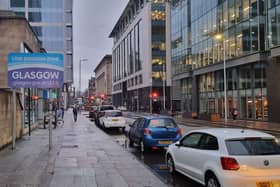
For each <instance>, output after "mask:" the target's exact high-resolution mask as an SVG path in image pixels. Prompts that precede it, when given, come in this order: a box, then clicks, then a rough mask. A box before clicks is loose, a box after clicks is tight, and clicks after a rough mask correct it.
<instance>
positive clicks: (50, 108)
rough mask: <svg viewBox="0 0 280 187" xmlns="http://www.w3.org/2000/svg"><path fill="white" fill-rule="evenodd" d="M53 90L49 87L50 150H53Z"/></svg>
mask: <svg viewBox="0 0 280 187" xmlns="http://www.w3.org/2000/svg"><path fill="white" fill-rule="evenodd" d="M50 94H51V90H50V89H49V151H51V150H52V120H51V117H52V103H51V99H50Z"/></svg>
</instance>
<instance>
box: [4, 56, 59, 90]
mask: <svg viewBox="0 0 280 187" xmlns="http://www.w3.org/2000/svg"><path fill="white" fill-rule="evenodd" d="M63 77H64V62H63V55H62V54H57V53H10V54H9V55H8V86H9V87H11V88H62V87H63Z"/></svg>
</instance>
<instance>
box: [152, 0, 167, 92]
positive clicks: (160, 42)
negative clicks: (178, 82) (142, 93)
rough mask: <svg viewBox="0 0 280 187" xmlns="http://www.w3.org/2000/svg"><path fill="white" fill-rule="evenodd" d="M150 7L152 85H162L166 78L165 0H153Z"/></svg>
mask: <svg viewBox="0 0 280 187" xmlns="http://www.w3.org/2000/svg"><path fill="white" fill-rule="evenodd" d="M151 8H152V20H151V22H152V79H153V86H155V87H156V86H163V84H165V82H164V80H166V71H165V70H166V57H165V56H166V49H165V43H166V42H165V41H166V40H165V35H166V30H165V29H166V27H165V20H166V13H165V12H166V11H165V1H157V0H154V1H153V2H152V5H151Z"/></svg>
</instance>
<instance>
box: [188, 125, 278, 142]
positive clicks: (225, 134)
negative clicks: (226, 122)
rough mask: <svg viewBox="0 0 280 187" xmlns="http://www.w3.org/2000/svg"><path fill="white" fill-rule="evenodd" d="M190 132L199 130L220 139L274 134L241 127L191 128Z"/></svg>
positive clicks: (266, 136)
mask: <svg viewBox="0 0 280 187" xmlns="http://www.w3.org/2000/svg"><path fill="white" fill-rule="evenodd" d="M190 132H201V133H206V134H210V135H213V136H215V137H217V138H221V139H224V140H226V139H238V138H253V137H263V138H274V136H272V135H270V134H267V133H264V132H261V131H256V130H251V129H241V128H207V129H199V130H192V131H190Z"/></svg>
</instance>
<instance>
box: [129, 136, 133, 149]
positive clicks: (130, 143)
mask: <svg viewBox="0 0 280 187" xmlns="http://www.w3.org/2000/svg"><path fill="white" fill-rule="evenodd" d="M128 146H129V147H134V143H133V141H132V140H131V139H130V138H129V144H128Z"/></svg>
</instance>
